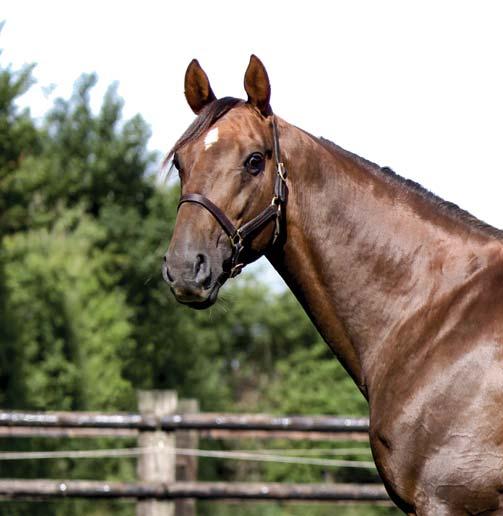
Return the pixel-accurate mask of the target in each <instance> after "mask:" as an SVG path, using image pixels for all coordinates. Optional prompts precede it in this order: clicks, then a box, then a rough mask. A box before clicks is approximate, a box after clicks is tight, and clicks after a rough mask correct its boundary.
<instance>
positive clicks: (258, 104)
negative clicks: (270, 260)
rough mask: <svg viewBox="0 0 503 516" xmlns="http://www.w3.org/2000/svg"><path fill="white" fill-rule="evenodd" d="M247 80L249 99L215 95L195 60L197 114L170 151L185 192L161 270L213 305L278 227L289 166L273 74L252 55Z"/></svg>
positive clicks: (187, 298)
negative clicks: (273, 101)
mask: <svg viewBox="0 0 503 516" xmlns="http://www.w3.org/2000/svg"><path fill="white" fill-rule="evenodd" d="M244 86H245V90H246V93H247V95H248V99H247V100H246V101H244V100H239V99H235V98H232V97H224V98H221V99H217V98H216V96H215V94H214V93H213V90H212V89H211V86H210V83H209V80H208V77H207V75H206V73H205V72H204V70H203V69H202V68H201V66H200V65H199V63H198V62H197V60H193V61H192V62H191V63H190V64H189V66H188V68H187V71H186V74H185V97H186V99H187V102H188V104H189V106H190V107H191V109H192V110H193V111H194V113H195V114H196V115H197V118H196V119H195V120H194V122H193V123H192V124H191V125H190V126H189V128H188V129H187V131H186V132H185V133H184V134H183V135H182V136H181V138H180V139H179V140H178V142H177V143H176V144H175V146H174V147H173V149H172V150H171V151H170V152H169V154H168V157H167V159H168V160H169V159H171V160H172V162H173V165H174V166H175V167H176V169H177V170H178V172H179V176H180V183H181V197H180V203H179V206H178V215H177V219H176V224H175V228H174V232H173V236H172V239H171V243H170V245H169V249H168V252H167V253H166V255H165V257H164V264H163V268H162V269H163V277H164V279H165V280H166V281H167V282H168V284H169V285H170V288H171V290H172V292H173V293H174V295H175V297H176V299H177V300H178V301H180V302H181V303H184V304H187V305H189V306H191V307H193V308H206V307H208V306H210V305H212V304H213V303H214V302H215V301H216V299H217V296H218V291H219V289H220V287H221V286H222V285H223V283H224V282H225V281H226V280H227V279H228V278H230V277H233V276H235V275H236V274H238V273H239V272H240V271H241V269H242V267H244V266H245V265H246V264H247V263H250V262H251V261H253V260H255V259H257V258H258V257H259V256H261V255H262V254H264V253H265V252H266V250H267V249H268V247H269V246H270V245H271V244H272V243H273V242H274V241H275V240H276V237H277V236H278V234H279V227H280V216H281V208H282V205H283V204H284V202H285V201H286V186H285V177H286V171H285V169H284V167H283V164H282V163H281V160H280V156H279V142H278V137H277V129H276V125H275V119H274V115H273V114H272V110H271V107H270V105H269V99H270V92H271V89H270V84H269V79H268V76H267V72H266V70H265V68H264V65H263V64H262V63H261V62H260V60H259V59H258V58H257V57H255V56H253V55H252V56H251V59H250V63H249V65H248V68H247V70H246V73H245V77H244Z"/></svg>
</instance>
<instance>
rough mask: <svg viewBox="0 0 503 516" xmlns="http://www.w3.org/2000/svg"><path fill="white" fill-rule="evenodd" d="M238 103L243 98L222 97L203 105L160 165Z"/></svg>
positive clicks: (199, 135) (166, 162) (165, 162)
mask: <svg viewBox="0 0 503 516" xmlns="http://www.w3.org/2000/svg"><path fill="white" fill-rule="evenodd" d="M240 103H244V100H241V99H237V98H234V97H222V98H221V99H217V100H214V101H213V102H211V103H210V104H208V105H207V106H205V107H204V108H203V109H202V111H201V112H200V113H199V114H198V115H197V117H196V118H195V119H194V121H193V122H192V123H191V124H190V125H189V127H188V128H187V130H186V131H185V132H184V133H183V134H182V136H180V138H179V139H178V140H177V142H176V143H175V145H173V147H172V148H171V150H170V151H169V152H168V154H167V155H166V157H165V158H164V161H163V165H162V166H163V167H166V166H167V164H168V163H169V162H170V161H171V160H172V158H173V156H174V154H175V152H176V151H178V150H179V149H180V148H182V147H183V146H184V145H186V144H188V143H190V142H193V141H195V140H197V139H198V138H200V137H201V136H202V135H203V134H204V133H205V132H206V131H207V130H208V129H209V128H210V127H211V126H212V125H213V124H214V123H215V122H216V121H217V120H218V119H220V118H222V117H223V116H224V115H225V114H226V113H228V112H229V111H230V110H231V109H232V108H233V107H235V106H237V105H238V104H240Z"/></svg>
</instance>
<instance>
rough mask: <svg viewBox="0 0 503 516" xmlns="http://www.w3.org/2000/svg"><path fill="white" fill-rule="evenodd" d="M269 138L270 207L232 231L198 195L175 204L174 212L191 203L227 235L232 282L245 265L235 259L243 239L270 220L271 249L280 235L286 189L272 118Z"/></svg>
mask: <svg viewBox="0 0 503 516" xmlns="http://www.w3.org/2000/svg"><path fill="white" fill-rule="evenodd" d="M272 138H273V150H274V159H275V162H276V179H275V181H274V195H273V198H272V201H271V204H270V205H269V206H268V207H267V208H265V209H264V210H262V211H261V212H260V213H259V214H258V215H257V216H256V217H254V218H253V219H251V220H249V221H248V222H245V223H244V224H243V225H242V226H241V227H239V228H236V227H235V226H234V224H233V223H232V222H231V221H230V220H229V218H228V217H227V215H225V213H224V212H223V211H222V210H221V209H220V208H219V207H218V206H216V205H215V204H213V203H212V202H211V201H210V200H209V199H208V198H207V197H205V196H204V195H201V194H198V193H189V194H185V195H182V196H181V197H180V201H179V203H178V209H180V206H181V205H182V204H183V203H186V202H193V203H196V204H199V205H201V206H202V207H203V208H206V209H207V210H208V211H209V212H210V213H211V214H212V215H213V217H215V219H216V220H217V222H218V223H219V224H220V225H221V226H222V229H223V230H224V231H225V232H226V233H227V236H228V237H229V240H230V243H231V247H232V255H231V268H230V269H229V271H228V273H227V274H228V277H229V278H234V277H235V276H237V275H238V274H239V273H240V272H241V270H242V269H243V267H244V266H245V263H243V262H240V261H239V258H240V255H241V253H242V252H243V250H244V249H245V246H244V243H245V241H246V239H247V238H248V237H249V236H250V235H251V234H253V233H255V232H256V231H258V230H259V229H261V228H263V227H264V226H265V225H266V224H267V223H268V222H269V221H270V220H273V219H274V221H275V227H274V236H273V238H272V242H271V245H272V244H274V243H275V242H276V240H277V238H278V236H279V234H280V231H281V214H282V209H281V207H282V206H283V205H284V204H286V199H287V186H286V177H287V170H286V168H285V165H284V163H283V162H282V161H281V153H280V148H279V138H278V128H277V126H276V117H275V116H274V115H273V116H272Z"/></svg>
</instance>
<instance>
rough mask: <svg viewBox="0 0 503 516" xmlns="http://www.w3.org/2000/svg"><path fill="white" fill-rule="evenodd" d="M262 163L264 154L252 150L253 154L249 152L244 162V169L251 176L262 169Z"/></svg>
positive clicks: (263, 163) (263, 162)
mask: <svg viewBox="0 0 503 516" xmlns="http://www.w3.org/2000/svg"><path fill="white" fill-rule="evenodd" d="M264 165H265V161H264V155H263V154H262V153H260V152H254V153H253V154H250V155H249V156H248V157H247V158H246V160H245V162H244V166H245V169H246V171H247V172H248V173H249V174H252V175H253V176H256V175H257V174H259V173H260V172H262V170H264Z"/></svg>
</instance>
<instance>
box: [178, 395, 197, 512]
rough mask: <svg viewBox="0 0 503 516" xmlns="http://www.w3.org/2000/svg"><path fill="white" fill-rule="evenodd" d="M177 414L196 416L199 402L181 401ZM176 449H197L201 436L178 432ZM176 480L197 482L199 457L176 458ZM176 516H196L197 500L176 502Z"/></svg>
mask: <svg viewBox="0 0 503 516" xmlns="http://www.w3.org/2000/svg"><path fill="white" fill-rule="evenodd" d="M177 412H178V413H180V414H195V413H196V412H199V401H198V400H195V399H181V400H179V402H178V409H177ZM175 436H176V447H177V448H188V449H197V448H198V447H199V434H198V432H197V430H177V431H176V432H175ZM176 480H182V481H188V482H195V481H196V480H197V457H195V456H189V455H178V456H177V457H176ZM175 516H196V500H195V499H193V498H187V499H184V500H176V502H175Z"/></svg>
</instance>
